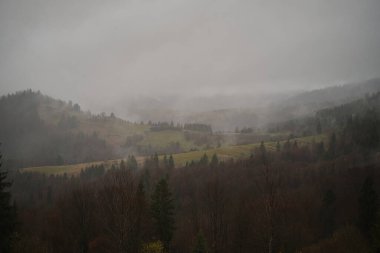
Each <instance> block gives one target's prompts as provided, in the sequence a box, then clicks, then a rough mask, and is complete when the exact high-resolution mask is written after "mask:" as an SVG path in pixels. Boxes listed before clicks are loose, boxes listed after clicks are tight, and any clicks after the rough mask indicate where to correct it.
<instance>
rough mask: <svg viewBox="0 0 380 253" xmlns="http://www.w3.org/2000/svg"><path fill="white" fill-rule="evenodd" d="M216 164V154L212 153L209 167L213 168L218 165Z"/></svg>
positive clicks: (217, 161) (217, 162)
mask: <svg viewBox="0 0 380 253" xmlns="http://www.w3.org/2000/svg"><path fill="white" fill-rule="evenodd" d="M218 164H219V160H218V156H217V155H216V154H214V155H213V156H212V158H211V162H210V167H211V168H215V167H217V166H218Z"/></svg>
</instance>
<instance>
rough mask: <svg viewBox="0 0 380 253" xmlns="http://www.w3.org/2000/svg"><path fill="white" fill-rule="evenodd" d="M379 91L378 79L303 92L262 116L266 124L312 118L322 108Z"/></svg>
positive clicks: (273, 107) (379, 82)
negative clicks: (304, 117) (306, 117)
mask: <svg viewBox="0 0 380 253" xmlns="http://www.w3.org/2000/svg"><path fill="white" fill-rule="evenodd" d="M379 91H380V79H379V78H377V79H371V80H368V81H364V82H360V83H354V84H346V85H342V86H333V87H327V88H323V89H318V90H313V91H308V92H303V93H301V94H298V95H295V96H292V97H290V98H288V99H286V100H285V101H281V102H279V103H277V104H275V105H273V106H272V107H271V108H268V110H267V111H266V112H264V113H263V114H262V118H263V117H265V118H266V120H267V121H268V122H280V121H285V120H289V119H295V118H298V117H303V116H312V115H314V114H315V113H316V112H317V111H319V110H322V109H324V108H329V107H334V106H339V105H341V104H345V103H349V102H352V101H354V100H357V99H359V98H362V97H364V96H365V95H368V94H373V93H376V92H379Z"/></svg>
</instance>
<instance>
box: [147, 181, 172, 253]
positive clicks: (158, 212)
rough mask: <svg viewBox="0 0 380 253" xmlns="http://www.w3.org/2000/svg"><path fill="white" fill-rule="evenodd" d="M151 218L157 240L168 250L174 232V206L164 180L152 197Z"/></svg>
mask: <svg viewBox="0 0 380 253" xmlns="http://www.w3.org/2000/svg"><path fill="white" fill-rule="evenodd" d="M151 210H152V217H153V219H154V225H155V230H156V234H157V236H158V239H159V240H160V241H162V242H163V243H164V247H165V249H166V250H169V245H170V241H171V240H172V237H173V231H174V217H173V216H174V205H173V198H172V194H171V192H170V191H169V186H168V182H167V180H166V179H161V180H160V181H159V182H158V184H157V186H156V189H155V191H154V193H153V196H152V206H151Z"/></svg>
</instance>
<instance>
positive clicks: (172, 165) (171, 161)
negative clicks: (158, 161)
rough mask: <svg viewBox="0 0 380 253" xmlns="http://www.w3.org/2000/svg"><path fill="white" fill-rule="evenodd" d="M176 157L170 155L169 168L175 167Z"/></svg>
mask: <svg viewBox="0 0 380 253" xmlns="http://www.w3.org/2000/svg"><path fill="white" fill-rule="evenodd" d="M174 167H175V166H174V159H173V156H172V155H170V156H169V169H174Z"/></svg>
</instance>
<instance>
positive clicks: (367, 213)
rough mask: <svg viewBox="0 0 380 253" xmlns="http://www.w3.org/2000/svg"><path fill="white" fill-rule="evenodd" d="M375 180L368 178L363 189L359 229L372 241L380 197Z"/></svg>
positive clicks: (360, 198) (360, 201) (360, 200)
mask: <svg viewBox="0 0 380 253" xmlns="http://www.w3.org/2000/svg"><path fill="white" fill-rule="evenodd" d="M373 184H374V183H373V179H372V177H371V176H368V177H367V178H366V179H365V181H364V183H363V186H362V188H361V191H360V196H359V224H358V225H359V228H360V229H361V230H362V232H363V233H364V234H365V235H366V236H367V237H368V238H369V239H370V233H371V230H372V228H373V225H374V224H375V222H376V215H377V212H378V209H379V203H378V195H377V193H376V191H375V190H374V185H373Z"/></svg>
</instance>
